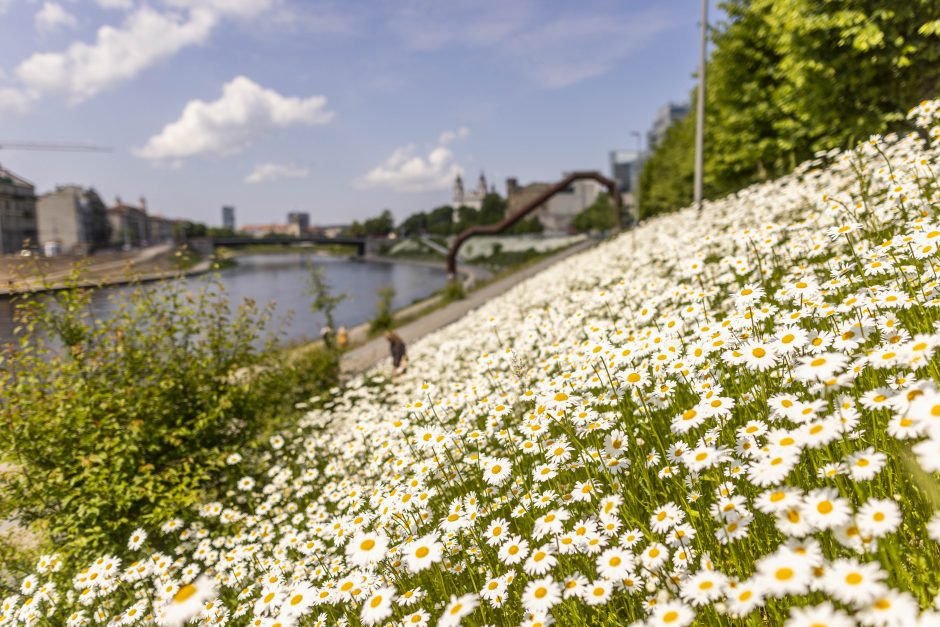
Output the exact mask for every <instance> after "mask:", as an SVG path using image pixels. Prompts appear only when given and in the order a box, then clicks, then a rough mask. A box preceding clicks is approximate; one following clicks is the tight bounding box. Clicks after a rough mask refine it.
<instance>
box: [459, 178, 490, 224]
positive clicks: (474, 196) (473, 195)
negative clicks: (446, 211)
mask: <svg viewBox="0 0 940 627" xmlns="http://www.w3.org/2000/svg"><path fill="white" fill-rule="evenodd" d="M486 194H487V189H486V175H484V174H483V173H482V172H480V178H479V179H478V180H477V186H476V188H475V189H473V190H472V191H465V190H464V188H463V179H462V178H461V177H460V175H459V174H458V175H457V178H456V179H454V200H453V203H452V204H453V207H454V209H455V210H456V209H458V208H460V207H470V208H471V209H476V210H477V211H479V210H480V209H482V208H483V199H484V198H486ZM456 220H457V211H454V221H456Z"/></svg>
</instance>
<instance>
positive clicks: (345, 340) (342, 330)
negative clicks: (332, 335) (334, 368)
mask: <svg viewBox="0 0 940 627" xmlns="http://www.w3.org/2000/svg"><path fill="white" fill-rule="evenodd" d="M348 345H349V331H347V330H346V327H345V325H340V327H339V329H337V330H336V348H338V349H340V350H346V346H348Z"/></svg>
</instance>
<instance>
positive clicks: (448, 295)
mask: <svg viewBox="0 0 940 627" xmlns="http://www.w3.org/2000/svg"><path fill="white" fill-rule="evenodd" d="M466 297H467V293H466V291H465V290H464V289H463V283H461V282H460V280H459V279H456V278H455V279H453V280H452V281H448V282H447V285H446V286H444V289H443V290H441V299H442V300H443V302H444V303H452V302H454V301H456V300H463V299H464V298H466Z"/></svg>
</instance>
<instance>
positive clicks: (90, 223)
mask: <svg viewBox="0 0 940 627" xmlns="http://www.w3.org/2000/svg"><path fill="white" fill-rule="evenodd" d="M36 222H37V228H38V233H39V235H38V237H39V242H38V243H39V244H40V245H41V246H42V247H43V249H44V250H49V251H58V252H62V253H70V254H87V253H90V252H92V251H94V250H95V249H97V248H101V247H104V246H107V245H108V243H109V240H110V235H111V224H110V222H109V220H108V210H107V208H106V207H105V205H104V202H102V200H101V198H100V197H99V196H98V193H97V192H96V191H95V190H93V189H84V188H82V187H80V186H78V185H59V186H58V187H56V188H55V191H54V192H49V193H48V194H43V195H42V196H40V197H39V202H38V203H37V204H36Z"/></svg>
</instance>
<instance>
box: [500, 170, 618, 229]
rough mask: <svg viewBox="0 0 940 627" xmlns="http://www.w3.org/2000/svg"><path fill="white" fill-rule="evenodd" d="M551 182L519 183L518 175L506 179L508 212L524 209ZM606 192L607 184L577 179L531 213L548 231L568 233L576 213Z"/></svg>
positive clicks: (545, 189)
mask: <svg viewBox="0 0 940 627" xmlns="http://www.w3.org/2000/svg"><path fill="white" fill-rule="evenodd" d="M565 174H567V173H565ZM552 185H553V184H552V183H541V182H537V183H529V184H528V185H519V181H518V180H517V179H515V178H509V179H506V215H511V214H513V213H515V212H516V211H518V210H520V209H522V208H523V206H524V205H526V204H528V203H529V202H531V201H532V200H533V199H535V198H536V197H537V196H539V195H540V194H543V193H545V192H546V191H547V190H548V189H549V188H551V187H552ZM603 191H605V187H604V186H603V185H601V184H600V183H598V182H597V181H595V180H593V179H583V180H578V181H574V182H573V183H572V184H571V185H569V186H568V187H567V188H566V189H564V190H562V191H560V192H558V193H557V194H555V195H554V196H552V197H551V198H549V199H548V201H546V202H545V203H543V204H542V205H541V206H539V208H538V209H536V210H535V211H533V212H532V213H531V214H529V216H530V217H536V218H538V220H539V222H541V223H542V227H543V228H544V229H545V232H546V233H568V232H570V231H571V229H572V222H574V218H575V216H576V215H578V214H579V213H581V212H582V211H584V210H585V209H587V208H588V207H590V206H591V205H592V204H594V201H595V200H597V197H598V196H599V195H600V194H601V192H603Z"/></svg>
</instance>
